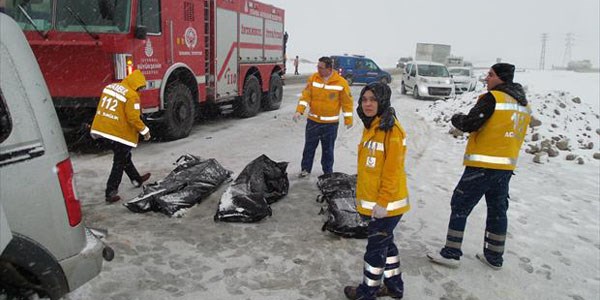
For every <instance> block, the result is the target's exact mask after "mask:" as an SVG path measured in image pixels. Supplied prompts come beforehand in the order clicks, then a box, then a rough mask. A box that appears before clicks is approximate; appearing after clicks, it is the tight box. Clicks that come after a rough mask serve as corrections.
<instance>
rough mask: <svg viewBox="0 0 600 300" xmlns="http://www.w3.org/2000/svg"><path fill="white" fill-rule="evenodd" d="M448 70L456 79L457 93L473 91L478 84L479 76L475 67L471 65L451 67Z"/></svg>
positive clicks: (454, 79) (455, 88) (455, 87)
mask: <svg viewBox="0 0 600 300" xmlns="http://www.w3.org/2000/svg"><path fill="white" fill-rule="evenodd" d="M448 72H450V75H451V76H452V79H453V81H454V90H455V92H456V93H457V94H462V93H465V92H472V91H474V90H475V87H476V86H477V78H475V74H474V73H473V69H472V68H469V67H449V68H448Z"/></svg>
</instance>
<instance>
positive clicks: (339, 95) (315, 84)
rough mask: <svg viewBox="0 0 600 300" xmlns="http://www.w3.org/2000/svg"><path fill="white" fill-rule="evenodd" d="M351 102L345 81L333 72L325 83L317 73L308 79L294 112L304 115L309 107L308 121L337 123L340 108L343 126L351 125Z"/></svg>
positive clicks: (350, 95)
mask: <svg viewBox="0 0 600 300" xmlns="http://www.w3.org/2000/svg"><path fill="white" fill-rule="evenodd" d="M353 101H354V100H352V94H351V93H350V87H349V86H348V82H347V81H346V79H344V78H343V77H342V76H340V75H339V74H338V73H337V72H335V71H333V73H331V77H330V78H329V80H328V81H327V82H325V81H324V80H323V78H321V76H320V75H319V73H318V72H317V73H315V74H313V75H312V76H310V77H309V78H308V81H307V83H306V87H305V88H304V90H303V91H302V96H301V97H300V99H299V100H298V106H297V108H296V111H297V112H299V113H301V114H304V112H305V110H306V108H307V107H310V108H309V109H310V111H309V113H308V118H309V119H311V120H313V121H315V122H317V123H337V122H339V119H340V108H341V109H342V112H343V117H344V124H345V125H352V103H353Z"/></svg>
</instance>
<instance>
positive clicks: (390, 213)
mask: <svg viewBox="0 0 600 300" xmlns="http://www.w3.org/2000/svg"><path fill="white" fill-rule="evenodd" d="M390 97H391V90H390V87H389V86H388V85H387V84H383V83H380V82H373V83H370V84H369V85H367V86H366V87H365V88H363V90H362V91H361V93H360V98H359V99H360V100H359V102H358V108H357V109H356V112H357V113H358V116H359V117H360V119H361V120H362V121H363V123H364V125H365V129H364V131H363V135H362V139H361V141H360V144H359V145H358V149H359V150H358V175H357V183H356V201H357V202H356V208H357V211H358V213H359V214H360V215H361V217H362V218H363V219H366V220H369V219H370V221H368V222H369V225H368V228H367V231H368V241H367V249H366V253H365V255H364V270H363V282H362V283H361V284H360V285H358V287H354V286H347V287H345V288H344V294H345V295H346V297H347V298H348V299H361V300H370V299H375V297H382V296H389V297H392V298H402V296H403V294H404V282H403V281H402V273H401V270H400V257H399V255H398V248H397V247H396V245H395V244H394V229H395V228H396V225H397V224H398V222H399V221H400V218H402V215H403V214H404V213H406V212H407V211H408V210H409V209H410V204H409V201H408V188H407V185H406V173H405V171H404V157H405V154H406V134H405V132H404V129H403V128H402V126H401V125H400V122H399V121H398V119H396V116H395V112H394V109H393V108H392V107H391V106H390ZM382 279H383V285H382Z"/></svg>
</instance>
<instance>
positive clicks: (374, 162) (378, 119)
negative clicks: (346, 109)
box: [356, 83, 410, 216]
mask: <svg viewBox="0 0 600 300" xmlns="http://www.w3.org/2000/svg"><path fill="white" fill-rule="evenodd" d="M367 90H371V91H372V92H373V94H374V95H375V98H376V99H377V115H375V116H374V117H367V116H366V115H365V114H364V112H363V110H362V105H361V101H360V100H359V104H358V107H357V109H356V110H357V113H358V115H359V116H360V118H361V120H362V121H363V123H364V124H365V129H364V131H363V135H362V138H361V141H360V144H359V145H358V175H357V183H356V200H357V203H356V208H357V211H358V212H359V213H360V214H361V215H365V216H370V215H371V213H372V209H373V207H374V206H375V204H378V205H379V206H381V207H384V208H386V209H387V213H388V216H398V215H401V214H404V213H405V212H407V211H408V210H409V209H410V204H409V201H408V188H407V185H406V173H405V171H404V157H405V154H406V133H405V132H404V129H403V128H402V126H401V125H400V122H398V120H397V119H396V117H395V115H394V111H393V109H392V108H391V106H390V97H391V90H390V88H389V87H388V86H387V85H385V84H382V83H371V84H369V85H367V86H366V87H365V88H364V89H363V90H362V91H361V98H362V95H363V94H364V93H365V92H366V91H367Z"/></svg>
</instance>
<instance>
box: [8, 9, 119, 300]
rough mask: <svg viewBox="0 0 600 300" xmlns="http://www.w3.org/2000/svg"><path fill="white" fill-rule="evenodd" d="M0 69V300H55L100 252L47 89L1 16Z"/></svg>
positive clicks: (86, 276) (91, 269)
mask: <svg viewBox="0 0 600 300" xmlns="http://www.w3.org/2000/svg"><path fill="white" fill-rule="evenodd" d="M0 66H1V67H0V226H1V228H0V299H2V298H3V297H2V296H3V295H4V296H5V297H6V298H8V299H13V298H16V299H30V298H34V297H36V294H37V296H38V297H48V298H50V299H58V298H60V297H62V296H63V295H65V294H66V293H68V292H70V291H73V290H74V289H76V288H78V287H79V286H81V285H82V284H84V283H86V282H87V281H89V280H90V279H92V278H94V277H95V276H96V275H98V274H99V273H100V270H101V269H102V263H103V253H104V252H105V251H106V250H105V247H106V246H105V245H104V244H103V243H102V242H101V241H99V240H98V239H97V238H96V237H95V236H94V235H93V234H92V233H91V232H90V231H89V230H88V229H86V228H85V227H84V224H83V222H82V214H81V205H80V202H79V200H78V199H77V193H76V191H75V186H74V182H73V179H74V178H73V167H72V165H71V160H70V159H69V153H68V152H67V146H66V144H65V140H64V137H63V133H62V130H61V127H60V124H59V122H58V118H57V116H56V112H55V110H54V106H53V105H52V99H51V98H50V94H49V92H48V88H47V86H46V83H45V82H44V78H43V77H42V74H41V72H40V68H39V66H38V64H37V61H36V59H35V57H34V55H33V52H32V51H31V48H30V47H29V44H28V43H27V40H26V39H25V36H24V34H23V32H22V30H21V28H20V27H19V26H18V25H17V23H16V22H15V21H13V20H12V19H11V18H10V17H8V16H7V15H5V14H3V13H0ZM58 69H59V68H57V70H58ZM107 249H109V248H107ZM103 250H104V251H103Z"/></svg>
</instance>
